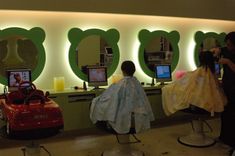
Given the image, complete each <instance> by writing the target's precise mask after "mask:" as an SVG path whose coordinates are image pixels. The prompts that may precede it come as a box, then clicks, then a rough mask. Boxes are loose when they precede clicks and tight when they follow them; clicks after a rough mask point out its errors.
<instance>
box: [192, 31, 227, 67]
mask: <svg viewBox="0 0 235 156" xmlns="http://www.w3.org/2000/svg"><path fill="white" fill-rule="evenodd" d="M225 36H226V33H221V34H217V33H214V32H208V33H203V32H201V31H198V32H196V34H195V38H194V39H195V42H196V47H195V51H194V60H195V62H196V65H197V66H199V53H200V52H201V51H208V50H210V49H212V48H217V47H223V46H224V44H225V43H224V38H225Z"/></svg>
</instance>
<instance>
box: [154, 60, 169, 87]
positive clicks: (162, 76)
mask: <svg viewBox="0 0 235 156" xmlns="http://www.w3.org/2000/svg"><path fill="white" fill-rule="evenodd" d="M155 76H156V81H157V82H160V83H161V84H164V82H169V81H171V80H172V78H171V65H170V64H158V65H156V66H155Z"/></svg>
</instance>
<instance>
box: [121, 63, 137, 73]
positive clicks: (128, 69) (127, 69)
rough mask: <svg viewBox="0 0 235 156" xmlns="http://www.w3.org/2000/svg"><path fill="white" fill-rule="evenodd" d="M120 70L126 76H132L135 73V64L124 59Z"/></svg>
mask: <svg viewBox="0 0 235 156" xmlns="http://www.w3.org/2000/svg"><path fill="white" fill-rule="evenodd" d="M121 69H122V72H124V73H125V74H127V75H128V76H133V74H134V73H135V64H134V63H133V62H132V61H124V62H122V66H121Z"/></svg>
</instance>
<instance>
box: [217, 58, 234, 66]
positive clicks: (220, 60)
mask: <svg viewBox="0 0 235 156" xmlns="http://www.w3.org/2000/svg"><path fill="white" fill-rule="evenodd" d="M230 62H231V61H230V60H229V59H227V58H221V59H219V61H218V63H219V64H227V65H228V64H229V63H230Z"/></svg>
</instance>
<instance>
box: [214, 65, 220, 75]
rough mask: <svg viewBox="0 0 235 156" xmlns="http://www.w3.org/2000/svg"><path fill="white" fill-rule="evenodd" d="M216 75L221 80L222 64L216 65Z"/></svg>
mask: <svg viewBox="0 0 235 156" xmlns="http://www.w3.org/2000/svg"><path fill="white" fill-rule="evenodd" d="M215 75H216V77H217V78H221V72H220V64H219V63H215Z"/></svg>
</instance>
